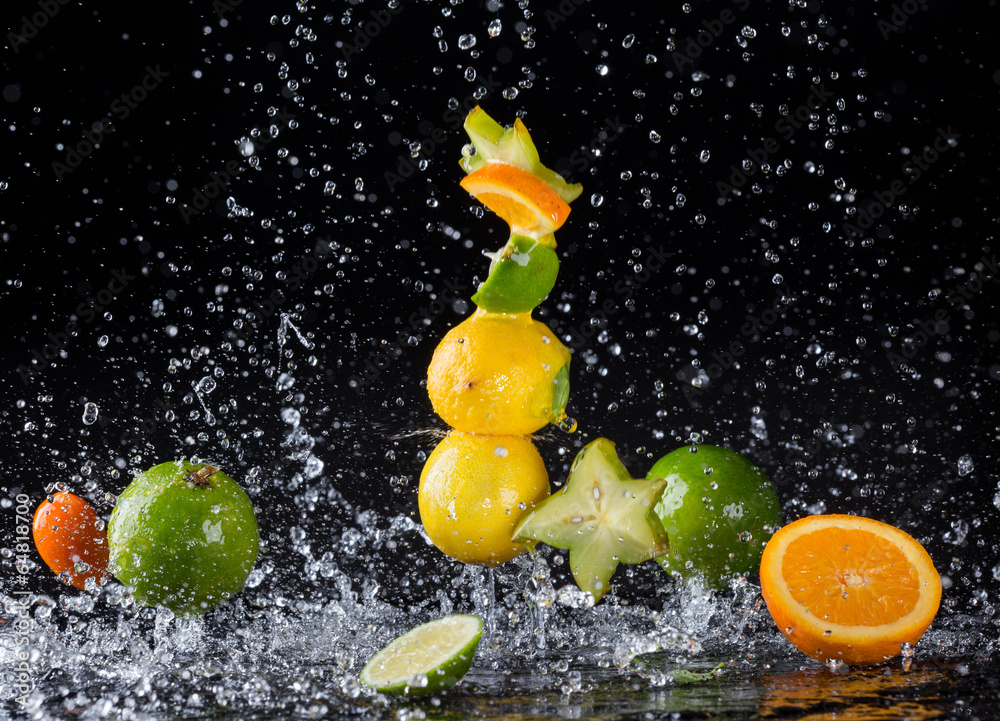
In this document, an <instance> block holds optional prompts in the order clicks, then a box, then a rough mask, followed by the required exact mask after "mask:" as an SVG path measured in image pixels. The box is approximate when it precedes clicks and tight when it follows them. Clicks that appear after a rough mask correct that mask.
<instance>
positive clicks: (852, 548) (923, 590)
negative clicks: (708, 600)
mask: <svg viewBox="0 0 1000 721" xmlns="http://www.w3.org/2000/svg"><path fill="white" fill-rule="evenodd" d="M760 585H761V590H762V591H763V595H764V600H765V601H766V602H767V609H768V611H770V612H771V616H772V618H774V622H775V623H777V624H778V628H779V629H781V631H782V633H784V634H785V636H786V637H787V638H788V640H789V641H791V642H792V643H793V644H795V645H796V646H797V647H798V648H799V650H800V651H802V652H803V653H805V654H807V655H809V656H812V657H813V658H815V659H817V660H819V661H824V662H825V661H831V660H838V659H839V660H841V661H843V662H844V663H846V664H848V665H868V664H876V663H881V662H883V661H886V660H888V659H890V658H893V657H894V656H897V655H899V653H900V651H901V649H902V645H903V644H904V643H908V644H914V643H916V642H917V641H918V640H919V639H920V637H921V636H922V635H923V633H924V631H926V630H927V627H928V626H930V624H931V621H933V620H934V615H935V614H936V613H937V610H938V606H939V605H940V603H941V577H940V575H938V572H937V571H936V570H935V569H934V563H933V562H932V561H931V557H930V556H929V555H928V554H927V551H925V550H924V547H923V546H921V545H920V544H919V543H917V541H916V540H914V539H913V538H912V537H911V536H910V535H908V534H907V533H905V532H903V531H901V530H899V529H898V528H894V527H892V526H890V525H888V524H886V523H881V522H879V521H873V520H871V519H869V518H862V517H859V516H841V515H827V516H809V517H808V518H802V519H800V520H798V521H795V522H794V523H790V524H789V525H787V526H785V527H784V528H782V529H780V530H779V531H778V532H777V533H775V534H774V535H773V536H772V537H771V539H770V540H769V541H768V542H767V546H765V548H764V555H763V557H762V558H761V563H760Z"/></svg>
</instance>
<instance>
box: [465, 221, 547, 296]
mask: <svg viewBox="0 0 1000 721" xmlns="http://www.w3.org/2000/svg"><path fill="white" fill-rule="evenodd" d="M558 273H559V258H558V257H557V256H556V252H555V251H554V250H553V249H552V248H551V247H550V246H548V245H546V244H545V243H543V242H540V241H538V240H535V239H534V238H528V237H526V236H523V235H512V236H511V237H510V240H509V241H507V245H505V246H504V247H503V249H502V250H501V251H500V252H499V253H497V254H496V255H495V256H494V257H493V263H492V264H491V265H490V274H489V276H488V277H487V278H486V281H485V282H484V283H483V284H482V285H481V286H479V291H478V292H477V293H476V294H475V295H474V296H472V301H473V302H474V303H475V304H476V305H478V306H479V307H480V308H482V309H483V310H485V311H488V312H490V313H530V312H531V311H532V310H533V309H534V308H535V306H537V305H538V304H539V303H541V302H542V301H543V300H545V296H547V295H548V294H549V293H550V292H551V291H552V288H553V287H554V286H555V284H556V275H558Z"/></svg>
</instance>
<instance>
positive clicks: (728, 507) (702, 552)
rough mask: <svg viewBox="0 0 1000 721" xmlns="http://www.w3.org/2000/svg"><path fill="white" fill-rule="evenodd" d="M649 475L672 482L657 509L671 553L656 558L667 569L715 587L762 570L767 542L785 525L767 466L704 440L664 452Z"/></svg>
mask: <svg viewBox="0 0 1000 721" xmlns="http://www.w3.org/2000/svg"><path fill="white" fill-rule="evenodd" d="M648 477H649V478H663V479H665V480H666V482H667V486H666V489H665V490H664V491H663V496H662V497H661V498H660V501H659V502H658V503H657V504H656V508H655V511H656V514H657V515H658V516H659V517H660V520H661V521H662V523H663V527H664V529H666V532H667V535H668V536H669V538H670V552H669V553H667V554H665V555H663V556H660V557H659V558H657V559H656V560H657V561H659V562H660V565H661V566H663V568H664V569H665V570H667V571H668V572H670V573H673V574H675V575H678V576H680V577H681V578H690V577H691V576H694V575H700V576H702V577H703V579H704V581H705V583H706V584H707V585H708V586H710V587H712V588H724V587H725V586H726V584H727V583H728V582H729V580H730V579H731V578H732V577H733V575H734V574H737V573H738V574H743V575H748V574H756V573H758V572H759V570H760V556H761V553H763V550H764V544H765V543H766V542H767V539H768V538H770V537H771V534H772V533H774V531H776V530H777V529H778V527H779V526H780V525H781V504H780V503H779V502H778V494H777V493H776V492H775V490H774V485H773V484H772V483H771V481H770V480H768V478H767V476H765V475H764V473H763V471H761V470H760V469H759V468H758V467H757V466H755V465H754V464H753V463H752V462H750V461H749V460H748V459H747V458H745V457H744V456H742V455H740V454H739V453H737V452H736V451H732V450H729V449H728V448H722V447H719V446H709V445H699V446H689V447H685V448H678V449H677V450H676V451H674V452H672V453H669V454H667V455H666V456H663V457H662V458H661V459H660V460H658V461H657V462H656V463H655V464H654V465H653V467H652V469H650V471H649V474H648Z"/></svg>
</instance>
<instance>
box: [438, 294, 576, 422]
mask: <svg viewBox="0 0 1000 721" xmlns="http://www.w3.org/2000/svg"><path fill="white" fill-rule="evenodd" d="M571 357H572V356H571V355H570V352H569V349H568V348H567V347H566V346H564V345H563V344H562V343H561V342H560V341H559V338H558V337H557V336H556V334H555V333H553V332H552V331H551V330H550V329H549V328H548V327H547V326H546V325H545V324H544V323H540V322H539V321H537V320H534V319H532V317H531V315H530V314H528V313H522V314H520V315H503V314H500V313H489V312H487V311H485V310H482V309H479V310H477V311H476V312H475V313H473V314H472V315H471V316H469V317H468V318H466V319H465V320H464V321H462V322H461V323H459V324H458V325H457V326H455V327H454V328H452V329H451V330H450V331H448V333H447V334H446V335H445V337H444V338H443V339H442V340H441V342H440V343H439V344H438V347H437V348H436V349H435V350H434V356H433V358H431V364H430V366H429V367H428V368H427V395H428V396H429V397H430V400H431V405H433V407H434V412H435V413H437V414H438V415H439V416H441V418H442V419H444V422H445V423H447V424H448V425H450V426H451V427H452V428H457V429H458V430H460V431H466V432H468V433H485V434H491V435H505V436H506V435H511V436H526V435H528V434H530V433H534V432H535V431H537V430H539V429H540V428H543V427H544V426H545V425H547V424H548V423H558V422H559V421H560V420H561V419H562V418H563V417H564V411H565V409H566V400H567V398H568V395H569V368H568V365H569V362H570V359H571Z"/></svg>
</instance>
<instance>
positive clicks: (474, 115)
mask: <svg viewBox="0 0 1000 721" xmlns="http://www.w3.org/2000/svg"><path fill="white" fill-rule="evenodd" d="M464 127H465V132H466V133H468V135H469V139H470V140H471V141H472V148H473V149H474V150H475V153H473V152H472V150H470V149H468V147H466V148H465V149H463V150H462V160H461V165H462V169H463V170H464V171H465V172H466V173H469V174H472V173H475V172H476V171H478V170H480V169H482V168H483V167H485V166H486V165H487V164H489V163H491V162H499V163H503V164H505V165H510V166H513V167H515V168H518V169H520V170H523V171H526V172H528V173H531V174H532V175H534V176H535V177H536V178H538V179H539V180H541V181H542V182H544V183H545V184H546V185H547V186H548V187H549V188H550V189H551V190H552V192H554V193H555V194H556V195H557V196H558V197H559V198H560V199H561V200H562V201H563V202H564V203H572V202H573V201H574V200H576V199H577V198H578V197H579V196H580V193H582V192H583V186H582V185H580V184H579V183H567V182H566V181H565V180H564V179H563V177H562V176H561V175H559V173H557V172H555V171H554V170H551V169H550V168H547V167H545V165H543V164H542V162H541V160H540V159H539V157H538V150H537V149H536V148H535V143H534V141H532V139H531V135H530V134H529V133H528V129H527V128H526V127H524V123H522V122H521V120H520V119H517V120H515V121H514V125H513V126H512V127H509V128H504V127H503V126H502V125H500V124H499V123H498V122H496V121H495V120H494V119H493V118H491V117H490V116H489V115H487V114H486V112H485V111H484V110H483V109H482V108H480V107H479V106H478V105H477V106H476V107H475V108H473V109H472V111H471V112H470V113H469V114H468V115H467V116H466V118H465V125H464Z"/></svg>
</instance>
